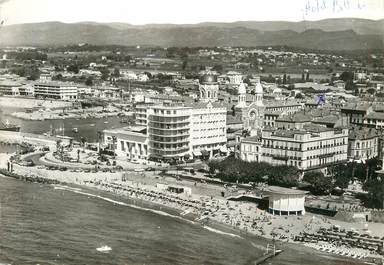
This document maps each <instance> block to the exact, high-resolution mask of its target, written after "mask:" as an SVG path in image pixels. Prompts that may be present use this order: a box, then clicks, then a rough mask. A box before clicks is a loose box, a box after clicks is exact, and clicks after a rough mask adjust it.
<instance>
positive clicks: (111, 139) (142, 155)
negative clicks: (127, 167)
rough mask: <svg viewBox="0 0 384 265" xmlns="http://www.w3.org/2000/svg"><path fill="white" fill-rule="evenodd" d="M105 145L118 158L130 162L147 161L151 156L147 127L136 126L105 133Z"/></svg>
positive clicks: (105, 131)
mask: <svg viewBox="0 0 384 265" xmlns="http://www.w3.org/2000/svg"><path fill="white" fill-rule="evenodd" d="M103 138H104V144H105V145H106V146H107V147H108V149H109V150H114V152H115V153H116V155H117V156H119V157H126V158H127V159H128V160H136V159H147V158H148V154H149V150H148V149H149V148H148V136H147V133H146V127H143V126H135V127H126V128H119V129H112V130H104V131H103Z"/></svg>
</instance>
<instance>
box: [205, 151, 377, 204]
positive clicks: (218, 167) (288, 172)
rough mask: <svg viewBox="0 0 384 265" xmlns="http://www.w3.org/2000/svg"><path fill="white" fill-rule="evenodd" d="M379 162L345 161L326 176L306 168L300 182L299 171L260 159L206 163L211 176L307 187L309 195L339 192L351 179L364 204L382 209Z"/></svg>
mask: <svg viewBox="0 0 384 265" xmlns="http://www.w3.org/2000/svg"><path fill="white" fill-rule="evenodd" d="M379 162H380V161H379V160H378V159H376V158H373V159H369V160H367V161H366V162H365V163H357V162H349V163H347V164H337V165H334V166H331V167H329V168H328V175H327V176H325V175H324V174H323V173H322V172H320V171H309V172H306V173H305V174H304V176H303V179H302V181H301V182H300V181H299V179H300V171H299V170H298V169H297V168H296V167H293V166H286V165H280V166H273V165H270V164H268V163H264V162H260V163H259V162H247V161H243V160H240V159H237V158H235V157H228V158H226V159H224V160H221V161H218V160H211V161H209V162H208V166H209V173H210V175H211V176H212V177H216V178H219V179H221V180H223V181H227V182H233V183H250V182H251V183H252V182H253V183H261V182H262V183H268V184H269V185H277V186H282V187H298V186H299V185H300V186H301V187H307V189H309V190H310V191H311V193H312V194H315V195H327V194H330V193H331V192H338V193H340V192H342V191H343V190H345V189H346V188H347V187H348V185H349V183H351V181H359V182H361V183H363V189H364V190H365V191H367V194H366V195H364V196H363V198H362V199H363V201H364V203H365V204H366V206H368V207H371V208H383V207H384V205H383V199H384V178H380V177H379V176H378V175H377V174H376V171H377V170H378V169H379V164H380V163H379Z"/></svg>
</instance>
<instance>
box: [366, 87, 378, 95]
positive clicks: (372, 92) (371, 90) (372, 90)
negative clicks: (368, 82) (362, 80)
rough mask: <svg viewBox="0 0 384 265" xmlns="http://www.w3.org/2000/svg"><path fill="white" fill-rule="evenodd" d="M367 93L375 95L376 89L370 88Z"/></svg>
mask: <svg viewBox="0 0 384 265" xmlns="http://www.w3.org/2000/svg"><path fill="white" fill-rule="evenodd" d="M367 92H368V93H369V94H371V95H373V94H375V92H376V89H374V88H372V87H370V88H368V89H367Z"/></svg>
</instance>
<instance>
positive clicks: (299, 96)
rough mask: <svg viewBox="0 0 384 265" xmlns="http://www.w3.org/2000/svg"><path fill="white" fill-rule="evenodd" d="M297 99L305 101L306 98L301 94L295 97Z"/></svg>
mask: <svg viewBox="0 0 384 265" xmlns="http://www.w3.org/2000/svg"><path fill="white" fill-rule="evenodd" d="M295 98H296V99H303V98H304V96H303V94H301V93H297V94H296V96H295Z"/></svg>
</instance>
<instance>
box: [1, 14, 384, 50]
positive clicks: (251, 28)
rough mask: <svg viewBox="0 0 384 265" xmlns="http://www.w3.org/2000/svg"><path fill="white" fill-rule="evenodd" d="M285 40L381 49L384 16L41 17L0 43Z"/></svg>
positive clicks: (8, 31)
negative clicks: (145, 20) (168, 20)
mask: <svg viewBox="0 0 384 265" xmlns="http://www.w3.org/2000/svg"><path fill="white" fill-rule="evenodd" d="M84 42H85V43H90V44H95V45H127V46H128V45H154V46H164V47H169V46H191V47H196V46H205V47H209V46H266V45H271V46H272V45H288V46H295V47H300V48H307V49H320V50H367V49H383V48H384V45H383V43H384V20H383V19H382V20H368V19H355V18H338V19H325V20H320V21H301V22H284V21H238V22H232V23H221V22H204V23H199V24H182V25H176V24H147V25H131V24H128V23H119V22H112V23H97V22H78V23H69V24H68V23H61V22H42V23H30V24H18V25H9V26H5V27H3V28H2V29H1V30H0V45H2V46H4V45H39V46H46V45H67V44H77V43H84Z"/></svg>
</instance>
